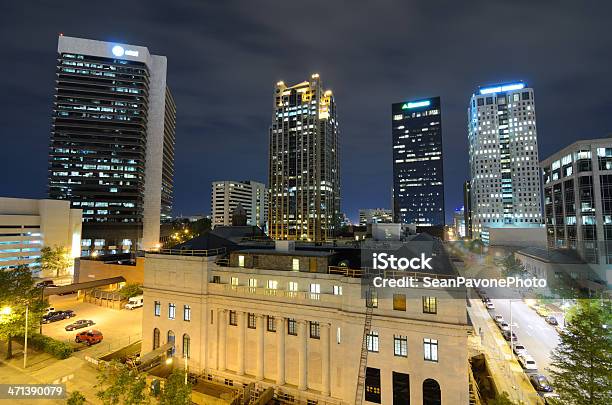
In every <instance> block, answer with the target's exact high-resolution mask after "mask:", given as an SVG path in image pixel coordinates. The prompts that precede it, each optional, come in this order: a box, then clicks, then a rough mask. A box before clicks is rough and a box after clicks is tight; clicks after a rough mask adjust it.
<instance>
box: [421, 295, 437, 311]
mask: <svg viewBox="0 0 612 405" xmlns="http://www.w3.org/2000/svg"><path fill="white" fill-rule="evenodd" d="M437 312H438V299H437V298H436V297H423V313H424V314H435V313H437Z"/></svg>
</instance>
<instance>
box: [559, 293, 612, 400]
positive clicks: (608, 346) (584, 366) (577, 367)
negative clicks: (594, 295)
mask: <svg viewBox="0 0 612 405" xmlns="http://www.w3.org/2000/svg"><path fill="white" fill-rule="evenodd" d="M611 309H612V308H611V305H610V301H599V300H584V299H583V300H579V301H578V303H577V305H576V307H575V308H573V309H572V310H570V311H569V314H568V315H569V316H568V321H567V322H566V328H565V330H564V331H562V332H561V333H560V335H559V336H560V338H561V343H560V344H559V346H557V348H556V349H555V350H554V351H553V352H552V356H551V359H552V362H551V368H550V370H549V371H550V374H551V377H552V380H553V381H554V384H555V387H556V390H557V392H558V394H559V396H560V397H561V399H560V400H559V401H558V403H561V404H568V405H574V404H576V405H577V404H580V405H583V404H590V405H600V404H601V405H603V404H609V403H610V398H612V330H611V327H612V324H611V321H612V310H611Z"/></svg>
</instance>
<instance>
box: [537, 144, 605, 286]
mask: <svg viewBox="0 0 612 405" xmlns="http://www.w3.org/2000/svg"><path fill="white" fill-rule="evenodd" d="M540 166H541V167H542V173H543V176H544V179H543V182H544V216H545V222H546V231H547V240H548V246H549V247H551V248H567V249H574V250H577V251H578V253H579V254H580V256H581V257H582V258H583V259H584V260H585V261H586V262H588V263H591V264H600V265H608V268H609V265H610V264H612V137H610V138H604V139H592V140H584V141H578V142H574V143H573V144H571V145H569V146H567V147H565V148H564V149H562V150H560V151H559V152H556V153H554V154H553V155H552V156H550V157H548V158H547V159H545V160H544V161H542V162H541V163H540ZM611 274H612V273H611ZM603 279H604V280H605V279H606V278H605V277H603ZM608 280H612V277H610V278H609V279H608Z"/></svg>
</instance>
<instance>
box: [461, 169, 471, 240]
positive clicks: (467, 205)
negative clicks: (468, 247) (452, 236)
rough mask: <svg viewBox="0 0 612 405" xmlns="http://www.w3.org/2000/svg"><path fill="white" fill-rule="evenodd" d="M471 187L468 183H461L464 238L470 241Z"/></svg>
mask: <svg viewBox="0 0 612 405" xmlns="http://www.w3.org/2000/svg"><path fill="white" fill-rule="evenodd" d="M471 188H472V186H471V185H470V182H469V181H466V182H465V183H463V215H464V221H465V237H466V238H468V239H472V193H471Z"/></svg>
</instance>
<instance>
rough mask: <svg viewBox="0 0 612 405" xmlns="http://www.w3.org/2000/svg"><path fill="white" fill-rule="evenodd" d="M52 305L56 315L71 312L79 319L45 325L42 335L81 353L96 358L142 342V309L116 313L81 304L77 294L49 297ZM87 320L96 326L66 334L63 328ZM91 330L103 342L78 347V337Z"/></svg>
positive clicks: (85, 303)
mask: <svg viewBox="0 0 612 405" xmlns="http://www.w3.org/2000/svg"><path fill="white" fill-rule="evenodd" d="M49 305H50V306H52V307H55V310H56V311H61V310H68V309H71V310H73V311H74V312H75V314H76V316H75V317H73V318H69V319H65V320H61V321H57V322H53V323H49V324H43V327H42V331H43V334H45V335H47V336H51V337H53V338H55V339H57V340H61V341H64V342H70V343H71V344H73V346H74V347H75V348H78V349H80V351H79V353H82V354H83V355H88V356H93V355H99V354H101V353H106V352H108V351H111V350H115V349H118V348H120V347H123V346H126V345H128V344H130V343H133V342H134V341H136V340H139V339H140V338H141V332H142V330H141V325H142V308H137V309H134V310H131V311H130V310H125V309H122V310H116V309H110V308H104V307H101V306H98V305H95V304H91V303H87V302H82V301H78V300H77V299H76V294H71V295H64V296H50V297H49ZM80 319H88V320H92V321H94V322H95V324H94V325H93V326H90V327H86V328H83V329H78V330H74V331H69V332H68V331H66V330H65V329H64V327H65V326H66V325H68V324H71V323H73V322H74V321H77V320H80ZM89 329H96V330H99V331H100V332H102V333H103V335H104V338H103V340H102V342H101V343H98V344H96V345H93V346H91V347H89V348H88V347H87V346H86V345H85V344H77V343H75V342H74V337H75V336H76V334H77V333H79V332H82V331H86V330H89Z"/></svg>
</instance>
